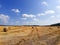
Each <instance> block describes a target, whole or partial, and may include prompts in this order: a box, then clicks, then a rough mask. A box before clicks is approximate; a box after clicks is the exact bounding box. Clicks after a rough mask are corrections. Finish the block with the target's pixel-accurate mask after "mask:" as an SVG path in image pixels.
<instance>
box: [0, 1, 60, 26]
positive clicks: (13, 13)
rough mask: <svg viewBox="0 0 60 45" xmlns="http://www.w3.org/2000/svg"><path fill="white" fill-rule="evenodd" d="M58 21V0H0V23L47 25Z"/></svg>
mask: <svg viewBox="0 0 60 45" xmlns="http://www.w3.org/2000/svg"><path fill="white" fill-rule="evenodd" d="M59 22H60V0H0V25H48V24H53V23H59Z"/></svg>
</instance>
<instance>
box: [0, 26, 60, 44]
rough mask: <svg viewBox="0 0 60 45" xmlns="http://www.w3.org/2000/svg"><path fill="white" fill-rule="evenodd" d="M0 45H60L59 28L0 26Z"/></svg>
mask: <svg viewBox="0 0 60 45" xmlns="http://www.w3.org/2000/svg"><path fill="white" fill-rule="evenodd" d="M4 28H6V32H4V30H3V29H4ZM0 45H60V27H59V26H0Z"/></svg>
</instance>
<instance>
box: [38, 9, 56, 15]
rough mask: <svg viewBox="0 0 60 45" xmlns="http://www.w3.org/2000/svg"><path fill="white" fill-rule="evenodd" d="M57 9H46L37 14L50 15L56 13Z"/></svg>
mask: <svg viewBox="0 0 60 45" xmlns="http://www.w3.org/2000/svg"><path fill="white" fill-rule="evenodd" d="M54 13H55V11H54V10H46V11H45V12H44V13H40V14H37V15H38V16H45V15H48V14H54Z"/></svg>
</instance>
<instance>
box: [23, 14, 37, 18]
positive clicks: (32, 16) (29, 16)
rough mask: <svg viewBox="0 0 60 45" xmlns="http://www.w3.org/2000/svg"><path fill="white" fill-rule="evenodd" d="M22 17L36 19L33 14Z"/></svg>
mask: <svg viewBox="0 0 60 45" xmlns="http://www.w3.org/2000/svg"><path fill="white" fill-rule="evenodd" d="M22 16H23V17H27V18H34V17H36V16H35V15H33V14H22Z"/></svg>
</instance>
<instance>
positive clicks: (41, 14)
mask: <svg viewBox="0 0 60 45" xmlns="http://www.w3.org/2000/svg"><path fill="white" fill-rule="evenodd" d="M37 15H38V16H44V15H45V14H44V13H40V14H37Z"/></svg>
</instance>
